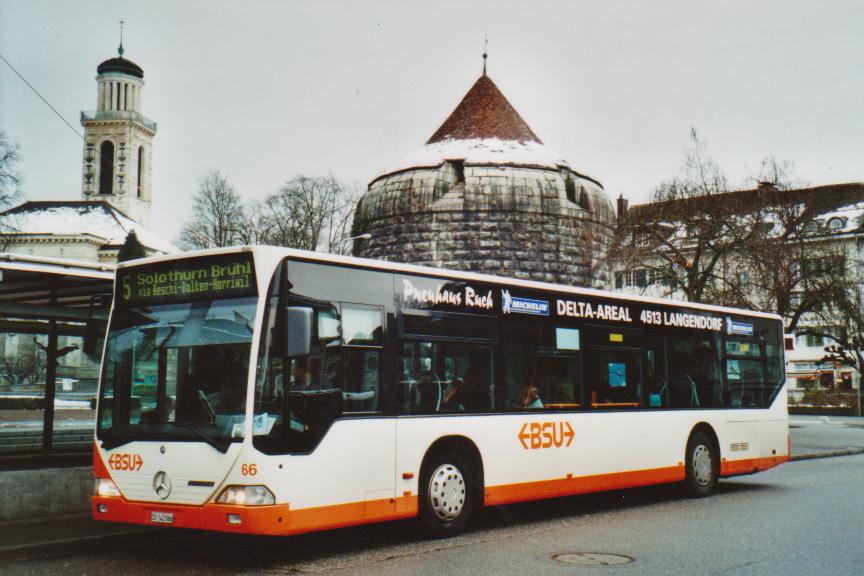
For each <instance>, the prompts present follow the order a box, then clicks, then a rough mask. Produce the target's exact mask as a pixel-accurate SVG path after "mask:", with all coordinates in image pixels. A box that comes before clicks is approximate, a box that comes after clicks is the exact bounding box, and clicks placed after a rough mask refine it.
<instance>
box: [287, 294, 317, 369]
mask: <svg viewBox="0 0 864 576" xmlns="http://www.w3.org/2000/svg"><path fill="white" fill-rule="evenodd" d="M285 320H286V324H287V326H286V329H285V332H286V334H285V342H286V350H285V352H286V354H287V355H288V356H289V357H290V358H296V357H298V356H308V355H309V351H310V347H311V345H312V308H304V307H300V306H289V307H288V308H286V309H285Z"/></svg>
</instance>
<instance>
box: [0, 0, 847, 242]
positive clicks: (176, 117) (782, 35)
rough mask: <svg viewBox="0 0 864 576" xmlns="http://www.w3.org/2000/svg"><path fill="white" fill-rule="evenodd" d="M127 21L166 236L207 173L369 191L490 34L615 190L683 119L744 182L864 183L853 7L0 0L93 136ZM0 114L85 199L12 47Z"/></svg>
mask: <svg viewBox="0 0 864 576" xmlns="http://www.w3.org/2000/svg"><path fill="white" fill-rule="evenodd" d="M121 19H123V20H125V21H126V22H127V24H126V32H125V41H124V44H125V48H126V54H125V56H126V57H127V58H129V59H131V60H133V61H134V62H136V63H137V64H138V65H140V66H141V67H142V68H143V69H144V79H145V82H146V86H145V87H144V92H143V112H144V114H145V115H146V116H148V117H149V118H151V119H152V120H154V121H156V122H157V123H158V125H159V132H158V134H157V135H156V138H155V141H154V157H153V197H154V204H155V206H154V208H153V221H154V224H153V228H154V230H155V231H156V232H159V233H161V234H163V235H165V236H167V237H169V238H172V239H173V238H174V237H176V233H177V230H178V228H179V226H180V223H179V222H178V220H177V218H184V217H186V216H187V215H188V211H189V208H190V206H191V198H192V196H193V194H194V192H195V189H196V187H197V179H198V177H199V176H200V175H201V174H202V173H203V172H205V171H206V170H207V169H208V168H210V167H215V168H220V169H222V170H223V171H224V172H225V173H226V174H227V175H228V176H229V178H230V179H231V181H232V182H233V183H234V185H235V187H236V189H237V190H238V191H239V192H240V193H241V194H242V195H243V196H244V197H248V198H261V197H263V196H264V195H265V194H268V193H270V192H273V191H275V190H276V189H277V188H278V187H279V186H280V184H281V183H283V182H284V181H285V180H287V179H288V178H290V177H291V176H293V175H295V174H298V173H303V174H322V173H327V172H332V173H333V174H334V175H336V176H337V177H339V178H341V179H344V180H346V181H351V182H358V183H361V184H362V185H364V186H365V184H366V183H367V182H369V181H370V180H371V179H372V178H373V177H374V176H375V175H376V174H377V173H379V172H380V171H381V170H383V169H385V168H387V167H388V166H391V165H393V164H394V163H396V162H398V161H399V159H400V158H402V157H403V156H406V155H408V154H409V153H410V152H412V150H414V149H415V148H417V147H419V146H421V145H422V144H423V143H424V142H425V141H426V140H427V139H428V138H429V136H430V135H431V134H432V133H433V132H434V131H435V130H436V129H437V128H438V126H439V125H440V124H441V123H442V122H443V121H444V119H445V118H446V117H447V115H448V114H449V113H450V112H451V111H452V110H453V108H454V107H455V106H456V105H457V104H458V103H459V101H460V99H461V98H462V96H463V95H464V94H465V92H466V91H467V90H468V89H469V88H470V87H471V85H472V84H473V82H474V81H475V80H476V79H477V77H478V76H479V75H480V72H481V57H480V55H481V53H482V51H483V38H484V35H485V34H488V37H489V75H490V76H491V77H492V79H493V80H494V81H495V82H496V84H497V85H498V87H499V88H500V89H501V90H502V92H503V93H504V95H505V96H506V97H507V98H508V99H509V100H510V102H511V103H512V104H513V105H514V106H515V107H516V109H517V110H518V111H519V113H520V114H521V115H522V117H523V118H524V119H525V120H526V121H527V122H528V124H529V125H530V126H531V128H532V129H533V130H534V132H535V133H536V134H537V135H538V136H539V137H540V138H541V139H542V140H543V142H544V143H545V144H546V145H547V146H548V147H549V148H550V149H551V150H552V151H554V152H556V153H558V154H559V155H560V156H562V157H563V158H565V159H567V160H568V161H569V163H570V165H571V166H572V167H573V168H575V169H576V170H578V171H580V172H583V173H585V174H588V175H590V176H592V177H594V178H596V179H598V180H599V181H600V182H602V183H603V185H604V186H605V188H606V190H607V192H608V193H609V195H610V196H611V197H617V196H618V195H619V194H623V195H624V196H625V197H627V198H629V199H630V200H631V202H637V203H638V202H644V201H646V200H647V199H648V196H649V194H650V192H651V190H652V189H653V188H654V187H655V186H656V184H657V183H658V182H660V181H662V180H664V179H667V178H669V177H670V176H672V175H674V174H675V173H676V172H677V171H678V169H679V167H680V165H681V163H682V158H683V152H684V150H685V149H686V148H687V146H688V144H689V143H688V137H689V130H690V127H691V126H693V127H696V129H697V131H698V133H699V135H700V137H701V138H702V139H703V140H704V141H705V142H706V143H707V146H708V152H709V153H710V154H711V155H712V156H713V157H714V158H715V160H716V161H717V162H718V163H719V164H720V165H721V166H722V167H723V168H724V170H725V171H726V172H727V174H728V175H729V177H730V179H731V180H732V181H733V182H734V183H736V184H742V185H743V184H745V183H746V178H747V177H748V176H749V175H752V174H753V173H754V172H755V171H756V170H757V168H758V166H759V163H760V161H761V159H762V158H764V157H765V156H769V155H773V156H775V157H777V158H779V159H783V160H789V161H792V162H794V164H795V167H796V176H797V177H798V178H799V179H801V180H803V181H805V182H807V183H810V184H826V183H837V182H849V181H864V144H862V143H864V33H862V31H861V30H862V27H861V25H862V22H864V2H860V1H848V2H843V1H822V2H795V1H788V0H787V1H772V2H767V1H766V2H756V1H740V2H739V1H727V2H712V3H710V4H709V3H708V2H695V1H693V0H688V1H683V0H682V1H665V2H645V1H632V2H623V1H622V2H609V1H601V0H596V1H590V2H589V1H579V2H575V1H561V2H551V1H550V2H540V1H535V2H472V1H466V0H462V1H453V2H448V1H443V0H437V1H435V2H411V1H406V0H400V1H392V2H391V1H378V0H367V1H363V2H357V1H345V2H325V1H317V2H312V1H309V2H288V1H284V0H282V1H274V2H263V1H251V0H250V1H246V2H242V3H241V2H227V1H214V0H209V1H200V2H192V1H182V2H180V1H178V2H157V1H149V2H148V1H142V0H135V1H108V0H99V1H96V0H93V1H86V2H85V1H68V0H67V1H33V0H30V1H27V2H21V1H15V0H0V52H2V54H3V55H4V56H5V57H6V58H7V59H8V60H9V61H10V62H11V63H12V64H13V65H14V66H16V67H17V68H18V70H19V71H20V72H21V73H22V74H23V75H24V76H25V77H26V78H27V79H28V80H29V81H30V82H31V83H32V84H33V85H34V86H35V87H36V88H37V89H38V90H39V91H40V92H41V93H42V95H43V96H44V97H45V98H46V99H47V100H48V101H49V102H51V103H52V105H53V106H54V107H55V108H57V110H58V111H59V112H60V113H61V114H62V115H63V117H64V118H66V119H67V120H68V121H69V122H70V123H71V124H72V125H73V126H75V127H76V128H77V129H78V130H79V131H81V127H80V122H79V114H80V112H81V110H95V108H96V83H95V81H94V77H95V75H96V66H97V65H98V64H99V63H100V62H101V61H103V60H105V59H107V58H111V57H113V56H115V55H116V53H117V52H116V50H117V44H118V38H119V26H118V21H119V20H121ZM0 128H2V129H3V130H5V131H6V133H7V135H8V136H9V137H10V138H11V139H12V140H14V141H16V142H18V143H19V144H20V147H21V150H20V151H21V156H22V158H23V159H22V162H21V163H20V166H19V168H20V169H21V171H22V172H23V173H24V176H25V178H26V182H25V185H24V190H25V193H26V195H27V197H28V198H30V199H34V200H47V199H58V200H77V199H79V197H80V188H81V184H80V178H81V156H82V141H81V140H80V138H79V137H78V136H77V135H76V134H75V133H74V132H73V131H72V130H70V129H69V128H68V127H67V126H65V125H64V124H63V123H62V122H61V121H60V120H59V119H58V118H57V117H56V116H54V115H53V113H51V112H50V110H49V109H48V108H47V107H46V106H45V104H43V103H42V102H41V101H40V100H38V98H37V97H36V96H34V95H33V94H32V92H30V90H29V89H28V88H27V87H26V86H25V85H24V84H23V83H22V82H21V81H20V80H19V79H18V78H17V77H15V76H14V75H13V74H12V72H11V71H10V70H9V69H8V68H7V67H6V65H5V64H3V63H2V62H0Z"/></svg>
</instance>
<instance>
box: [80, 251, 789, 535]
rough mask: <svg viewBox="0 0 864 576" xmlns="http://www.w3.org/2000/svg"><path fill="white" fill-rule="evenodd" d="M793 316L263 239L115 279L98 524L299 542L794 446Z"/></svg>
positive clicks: (712, 468) (461, 516) (632, 481)
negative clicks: (260, 243) (788, 387)
mask: <svg viewBox="0 0 864 576" xmlns="http://www.w3.org/2000/svg"><path fill="white" fill-rule="evenodd" d="M783 368H784V360H783V331H782V325H781V321H780V318H779V317H777V316H773V315H770V314H762V313H755V312H747V311H744V310H735V309H730V308H720V307H715V306H707V305H696V304H688V303H682V302H672V301H666V300H661V299H652V298H640V297H631V296H624V295H620V294H614V293H611V292H602V291H596V290H588V289H580V288H571V287H566V286H556V285H551V284H543V283H539V282H530V281H522V280H515V279H509V278H500V277H493V276H484V275H480V274H474V273H468V272H455V271H449V270H440V269H433V268H425V267H420V266H410V265H403V264H394V263H388V262H381V261H372V260H362V259H357V258H350V257H341V256H331V255H323V254H316V253H311V252H303V251H297V250H288V249H280V248H269V247H251V248H250V247H244V248H233V249H219V250H208V251H202V252H197V253H187V254H182V255H179V256H165V257H157V258H148V259H144V260H140V261H136V262H134V263H129V264H121V265H120V266H119V267H118V269H117V277H116V289H115V297H114V305H113V309H112V313H111V320H110V325H109V331H108V335H107V339H106V345H105V352H104V358H103V368H102V375H101V382H100V392H99V403H98V421H97V426H96V433H95V434H96V437H95V448H94V473H95V476H96V486H95V495H94V497H93V500H92V510H93V516H94V518H96V519H97V520H106V521H113V522H129V523H135V524H152V525H168V526H177V527H184V528H201V529H209V530H221V531H226V532H242V533H254V534H297V533H301V532H308V531H313V530H323V529H329V528H336V527H341V526H348V525H353V524H361V523H367V522H378V521H383V520H390V519H396V518H408V517H419V518H420V519H421V521H422V522H423V524H424V525H425V526H426V528H427V529H428V530H429V531H430V532H431V534H433V535H435V536H448V535H451V534H455V533H457V532H459V531H460V530H461V529H462V528H463V527H464V526H465V525H466V523H467V522H468V520H469V518H470V517H471V515H472V512H473V511H475V510H476V509H477V508H478V507H479V506H494V505H499V504H507V503H511V502H521V501H527V500H537V499H543V498H553V497H559V496H566V495H573V494H583V493H589V492H596V491H602V490H612V489H620V488H627V487H634V486H644V485H649V484H660V483H677V482H681V483H683V485H684V486H686V487H687V488H688V489H689V491H690V492H691V493H692V494H694V495H697V496H703V495H707V494H709V493H710V492H712V490H713V489H714V487H715V485H716V483H717V480H718V478H720V477H727V476H734V475H739V474H751V473H754V472H758V471H761V470H766V469H768V468H771V467H772V466H776V465H777V464H780V463H782V462H785V461H786V460H788V459H789V434H788V422H787V408H786V393H785V380H784V370H783Z"/></svg>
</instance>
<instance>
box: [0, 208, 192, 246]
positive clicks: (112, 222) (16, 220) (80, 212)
mask: <svg viewBox="0 0 864 576" xmlns="http://www.w3.org/2000/svg"><path fill="white" fill-rule="evenodd" d="M2 217H3V220H4V222H3V224H4V228H7V229H11V232H4V234H7V235H8V234H11V235H17V234H22V235H23V234H27V235H34V234H45V235H54V236H66V235H90V236H94V237H96V238H100V239H102V240H104V241H105V244H106V245H110V246H120V245H122V244H123V242H124V241H125V240H126V235H127V234H129V232H131V231H132V230H134V231H135V235H136V236H137V237H138V240H139V241H140V242H141V244H143V245H144V246H145V247H147V248H150V249H152V250H157V251H159V252H177V247H176V246H174V245H173V244H171V243H170V242H168V241H166V240H164V239H163V238H161V237H159V236H158V235H156V234H155V233H153V232H151V231H150V230H148V229H147V228H145V227H144V226H142V225H141V224H138V223H137V222H135V221H134V220H132V219H131V218H129V217H128V216H126V215H125V214H123V213H122V212H121V211H119V210H118V209H117V208H115V207H114V206H112V205H111V204H109V203H108V202H102V201H69V202H51V201H48V202H44V201H40V202H36V201H30V202H25V203H23V204H21V205H19V206H16V207H14V208H11V209H10V210H7V211H6V212H4V213H3V214H2Z"/></svg>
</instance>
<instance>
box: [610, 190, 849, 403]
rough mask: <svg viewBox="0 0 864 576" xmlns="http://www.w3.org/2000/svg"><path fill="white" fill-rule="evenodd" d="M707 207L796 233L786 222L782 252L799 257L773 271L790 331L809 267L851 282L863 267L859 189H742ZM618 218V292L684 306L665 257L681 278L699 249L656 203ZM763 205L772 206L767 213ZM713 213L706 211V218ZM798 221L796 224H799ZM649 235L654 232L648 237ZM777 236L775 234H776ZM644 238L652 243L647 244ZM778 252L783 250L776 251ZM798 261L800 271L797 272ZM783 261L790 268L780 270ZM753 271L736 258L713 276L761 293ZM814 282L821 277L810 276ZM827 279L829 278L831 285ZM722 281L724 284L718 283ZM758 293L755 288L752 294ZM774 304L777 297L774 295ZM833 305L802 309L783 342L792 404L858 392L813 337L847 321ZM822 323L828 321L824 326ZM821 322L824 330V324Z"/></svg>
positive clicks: (754, 297) (725, 260) (844, 368)
mask: <svg viewBox="0 0 864 576" xmlns="http://www.w3.org/2000/svg"><path fill="white" fill-rule="evenodd" d="M708 201H709V202H711V203H714V204H715V205H716V204H718V203H721V204H726V205H730V206H738V207H740V214H739V216H740V217H741V218H742V219H745V218H747V217H749V215H751V214H761V215H762V217H763V219H764V224H765V225H768V226H775V227H776V226H777V223H776V222H773V221H772V219H776V218H778V217H780V218H782V217H783V215H784V214H785V215H787V217H788V218H789V221H790V222H791V223H792V224H794V228H793V227H791V225H790V224H789V223H787V227H786V228H785V230H786V231H792V232H793V233H791V234H789V235H788V240H787V243H786V244H785V246H787V248H788V250H789V251H790V253H792V252H793V251H794V252H796V253H797V252H799V251H800V257H797V256H796V257H795V258H794V259H790V258H789V257H786V258H783V259H780V260H778V262H781V265H780V266H778V269H777V270H776V272H777V274H778V276H782V275H784V274H785V275H787V276H790V278H788V279H787V280H788V284H789V286H790V292H789V293H788V300H789V301H788V302H787V303H786V309H787V310H788V311H789V313H788V314H787V315H786V316H787V317H786V318H785V319H784V320H785V321H786V324H787V326H790V325H791V323H790V319H791V317H792V315H793V314H795V313H796V311H800V310H801V309H804V307H801V308H797V307H796V304H797V303H798V302H801V301H802V300H803V299H804V298H807V297H808V293H807V292H808V290H809V289H813V288H812V286H811V287H808V285H807V284H808V275H807V274H805V273H804V272H802V270H806V268H808V267H809V268H811V269H814V270H817V271H819V270H821V271H824V272H826V273H828V274H834V273H841V272H842V273H843V274H848V277H849V278H855V277H860V276H861V273H862V270H864V269H862V266H864V184H862V183H848V184H836V185H827V186H816V187H810V188H799V189H789V190H779V189H775V188H773V187H772V186H771V185H770V184H764V183H763V185H761V186H760V188H758V189H755V190H743V191H734V192H728V193H726V194H722V195H715V196H714V197H712V198H710V199H708ZM621 205H622V206H624V207H625V210H624V211H622V213H621V214H619V227H618V230H617V239H616V248H615V249H614V252H615V254H614V257H613V258H612V259H610V262H611V264H612V269H613V275H614V287H615V289H616V290H619V291H622V292H625V293H630V294H639V295H646V296H656V297H664V298H667V297H668V298H677V299H687V295H686V294H685V293H684V291H683V290H681V289H680V284H679V285H678V286H676V282H675V281H674V279H673V281H670V279H669V277H668V273H669V270H670V269H673V268H675V267H676V265H675V264H673V263H672V260H673V259H672V258H670V257H669V256H670V254H671V253H673V252H676V253H677V257H678V259H679V260H680V261H681V262H680V266H678V268H677V273H678V274H679V275H682V276H683V275H684V274H686V271H685V269H686V268H687V266H688V265H692V264H693V261H692V260H691V261H690V262H687V260H688V253H692V252H693V251H695V250H697V249H698V247H697V244H696V242H695V241H694V240H693V239H692V238H688V232H687V231H685V229H684V227H682V226H680V225H679V224H678V223H676V222H674V221H672V219H671V218H669V217H668V214H670V213H673V212H674V211H663V210H662V209H660V208H659V207H658V206H657V205H656V204H653V205H652V204H644V205H639V206H633V207H632V208H630V209H629V210H626V203H622V204H621ZM766 205H767V206H769V208H768V209H766ZM708 212H710V209H708V210H706V213H708ZM796 219H797V220H796ZM661 228H662V229H664V230H665V232H663V233H662V234H660V235H663V234H665V237H666V243H665V248H664V242H662V241H659V242H658V241H657V240H656V239H657V237H658V236H659V235H658V233H657V230H658V229H661ZM646 230H650V231H651V232H650V233H648V234H646ZM777 230H779V228H777ZM646 236H652V238H653V239H652V240H649V241H646V240H645V238H646ZM781 247H782V246H781ZM795 260H797V261H798V262H797V266H798V268H796V265H795ZM782 262H785V263H786V265H787V266H788V269H783V267H782ZM790 264H792V265H790ZM752 274H754V271H753V270H748V269H747V266H746V265H742V262H741V260H740V259H739V258H736V256H735V255H734V254H731V255H728V256H724V257H722V258H721V259H720V261H719V262H718V265H717V271H716V272H715V276H716V277H719V278H721V279H724V278H725V279H728V280H729V282H730V283H731V284H737V285H739V286H751V287H754V286H758V285H759V284H758V283H755V282H752V281H751V280H752V278H751V277H750V276H751V275H752ZM809 278H810V279H815V282H819V281H820V278H819V275H818V274H817V275H810V276H809ZM829 280H830V279H829ZM721 281H722V280H721ZM751 290H757V288H751ZM749 296H750V301H752V302H760V295H759V294H750V295H749ZM774 298H775V299H776V295H775V296H774ZM770 299H771V298H770V297H768V296H765V297H763V298H761V305H760V306H759V307H760V308H761V309H764V310H766V311H769V312H777V310H772V309H770ZM830 306H831V303H830V302H824V303H820V304H819V305H818V306H817V307H816V309H815V310H814V309H813V307H809V308H806V310H807V311H805V312H804V313H803V314H801V315H800V318H799V319H797V322H796V323H795V328H794V329H793V330H792V331H791V332H790V333H787V334H786V336H785V348H786V375H787V381H788V383H789V392H790V401H791V402H792V403H793V404H794V403H796V402H804V401H806V399H805V391H806V390H810V389H831V390H836V391H838V392H843V393H847V394H848V395H849V398H850V399H852V398H853V397H854V396H855V392H856V391H857V390H858V387H859V375H858V374H857V371H856V370H855V369H854V367H852V366H848V365H841V364H838V363H835V362H833V361H828V360H825V357H826V346H829V345H831V344H832V343H833V341H832V340H831V339H830V338H827V337H824V336H821V335H817V334H814V333H813V332H815V331H830V329H831V328H832V323H833V325H834V326H842V325H843V323H844V319H843V318H840V317H836V318H835V317H832V316H831V314H830V313H827V314H826V313H825V311H829V312H830ZM826 318H827V320H826ZM826 322H828V324H827V325H826Z"/></svg>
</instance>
